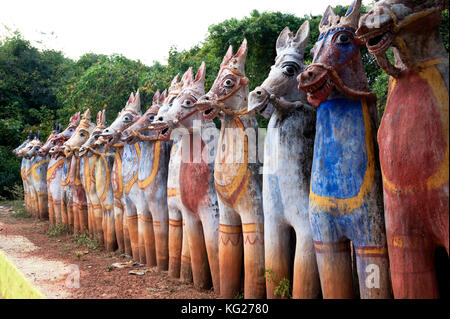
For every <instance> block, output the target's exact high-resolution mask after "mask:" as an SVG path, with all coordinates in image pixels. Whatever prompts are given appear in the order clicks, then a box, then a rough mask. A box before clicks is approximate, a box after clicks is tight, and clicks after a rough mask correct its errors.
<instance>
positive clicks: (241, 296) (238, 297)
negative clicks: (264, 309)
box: [234, 292, 244, 299]
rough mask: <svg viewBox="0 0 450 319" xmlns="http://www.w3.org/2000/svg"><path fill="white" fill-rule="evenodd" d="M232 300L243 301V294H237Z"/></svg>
mask: <svg viewBox="0 0 450 319" xmlns="http://www.w3.org/2000/svg"><path fill="white" fill-rule="evenodd" d="M234 299H244V293H243V292H240V293H238V294H237V295H236V296H235V297H234Z"/></svg>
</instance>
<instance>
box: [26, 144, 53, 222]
mask: <svg viewBox="0 0 450 319" xmlns="http://www.w3.org/2000/svg"><path fill="white" fill-rule="evenodd" d="M41 146H42V142H41V141H40V140H39V139H38V138H35V139H34V140H32V141H31V142H29V143H28V144H27V146H26V147H25V150H27V152H26V153H25V154H24V157H26V158H27V159H29V161H28V162H27V163H26V164H27V165H26V172H25V175H26V178H27V181H28V182H29V183H28V185H29V189H28V190H29V191H30V198H31V202H32V203H33V204H32V207H33V208H34V209H33V210H32V214H33V216H34V217H35V218H39V219H45V218H48V196H47V166H48V162H49V160H50V159H49V158H48V156H45V157H41V156H39V155H38V151H39V149H40V148H41Z"/></svg>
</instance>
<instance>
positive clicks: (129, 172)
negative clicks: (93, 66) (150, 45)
mask: <svg viewBox="0 0 450 319" xmlns="http://www.w3.org/2000/svg"><path fill="white" fill-rule="evenodd" d="M141 115H142V113H141V100H140V96H139V90H138V91H137V92H136V96H135V95H134V94H133V92H132V93H131V94H130V97H129V99H128V101H127V103H126V104H125V107H124V108H123V109H122V111H120V113H119V114H118V116H117V118H116V119H115V120H114V122H113V123H112V124H111V125H110V126H109V127H107V128H106V129H104V130H103V132H102V137H103V138H104V139H105V140H106V141H107V144H108V146H109V147H112V148H113V149H115V156H114V167H113V170H112V178H111V180H112V185H113V192H114V219H115V225H116V237H117V243H118V245H119V250H121V251H125V253H126V254H131V253H132V254H133V258H134V259H135V260H139V262H140V263H143V264H144V263H147V264H148V265H149V266H154V265H156V260H155V255H154V253H153V254H151V255H150V256H148V260H146V254H145V241H144V239H145V237H146V236H145V235H144V231H145V232H149V235H148V236H147V239H149V240H150V241H149V247H148V249H150V250H151V249H153V251H154V248H150V247H152V246H153V247H154V234H153V228H147V229H145V230H144V229H140V230H138V228H137V227H138V225H137V224H138V222H137V220H136V219H133V220H132V219H130V218H128V216H132V215H131V214H128V213H127V211H128V210H135V209H138V211H139V210H141V209H144V208H143V207H144V206H145V204H144V203H143V201H144V196H143V192H142V190H140V189H139V187H138V185H137V183H136V181H137V177H138V174H137V172H138V165H139V158H140V152H141V151H140V146H139V144H138V143H136V144H133V145H128V144H126V143H125V144H124V143H123V142H121V140H120V139H121V137H122V132H123V131H124V130H126V129H127V128H128V127H130V126H131V125H132V124H133V123H134V122H135V121H136V120H137V119H138V118H139V117H140V116H141ZM125 157H126V158H125ZM124 177H125V178H124ZM130 192H132V193H133V194H135V193H137V194H138V195H137V196H129V194H130ZM132 200H136V201H135V202H133V201H132ZM138 206H139V207H138ZM141 206H142V208H141ZM124 210H125V214H124ZM142 217H143V216H142ZM128 222H130V223H131V224H129V223H128ZM144 222H147V223H145V225H146V226H149V223H148V220H146V221H144ZM134 234H139V236H138V250H136V249H135V250H134V251H133V247H132V244H131V238H132V237H133V236H134ZM133 238H134V237H133ZM152 242H153V245H152V244H151V243H152ZM150 250H148V251H149V253H150Z"/></svg>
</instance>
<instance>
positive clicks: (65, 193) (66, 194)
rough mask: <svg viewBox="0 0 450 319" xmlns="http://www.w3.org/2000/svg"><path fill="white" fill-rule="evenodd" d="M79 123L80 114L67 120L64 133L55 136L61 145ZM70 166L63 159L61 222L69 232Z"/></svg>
mask: <svg viewBox="0 0 450 319" xmlns="http://www.w3.org/2000/svg"><path fill="white" fill-rule="evenodd" d="M79 123H80V112H77V113H75V114H74V115H73V116H72V117H71V118H70V120H69V124H68V126H67V127H66V129H65V130H64V131H62V132H61V133H59V134H58V135H57V137H58V139H60V140H61V141H62V142H63V143H64V142H65V141H67V140H68V139H69V138H70V137H71V136H72V135H73V133H75V130H76V128H77V126H78V124H79ZM59 151H60V152H62V153H63V154H64V145H61V146H60V147H59ZM70 165H71V159H70V158H67V157H65V160H64V165H63V168H62V171H61V220H62V223H63V225H66V226H67V227H68V229H69V231H72V227H73V210H72V207H73V194H72V187H71V186H70V185H69V182H70V174H69V171H70Z"/></svg>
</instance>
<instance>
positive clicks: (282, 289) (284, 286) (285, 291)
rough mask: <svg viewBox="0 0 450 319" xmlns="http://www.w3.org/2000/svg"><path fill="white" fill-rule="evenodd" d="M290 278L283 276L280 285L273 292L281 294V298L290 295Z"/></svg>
mask: <svg viewBox="0 0 450 319" xmlns="http://www.w3.org/2000/svg"><path fill="white" fill-rule="evenodd" d="M289 283H290V282H289V279H287V278H283V279H281V280H280V282H279V283H278V286H276V287H275V291H274V292H273V294H274V295H275V296H280V297H281V298H288V297H290V289H289Z"/></svg>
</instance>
